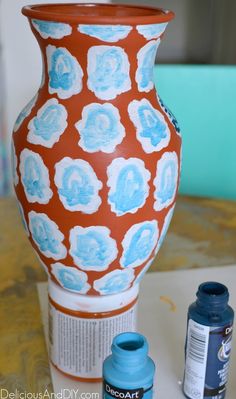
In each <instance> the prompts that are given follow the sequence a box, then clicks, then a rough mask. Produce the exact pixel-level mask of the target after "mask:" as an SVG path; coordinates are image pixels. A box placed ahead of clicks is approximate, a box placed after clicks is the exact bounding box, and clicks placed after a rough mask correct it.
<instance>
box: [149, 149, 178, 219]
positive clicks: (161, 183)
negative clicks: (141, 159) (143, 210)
mask: <svg viewBox="0 0 236 399" xmlns="http://www.w3.org/2000/svg"><path fill="white" fill-rule="evenodd" d="M177 183H178V158H177V155H176V153H175V152H166V153H165V154H163V155H162V157H161V159H160V160H159V161H158V162H157V174H156V177H155V179H154V185H155V187H156V190H155V193H154V197H155V200H156V201H155V203H154V209H155V210H156V211H160V210H161V209H163V208H166V207H167V206H169V205H170V204H171V203H172V202H173V201H174V198H175V194H176V190H177Z"/></svg>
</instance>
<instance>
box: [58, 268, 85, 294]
mask: <svg viewBox="0 0 236 399" xmlns="http://www.w3.org/2000/svg"><path fill="white" fill-rule="evenodd" d="M51 270H52V273H53V274H54V276H55V277H56V279H57V280H58V282H59V283H60V284H61V285H62V287H63V288H65V289H67V290H70V291H74V292H79V293H80V294H86V293H87V292H88V290H89V289H90V285H89V284H88V283H87V281H88V276H87V274H86V273H84V272H81V271H80V270H77V269H76V268H75V267H70V266H65V265H63V264H62V263H59V262H57V263H54V264H52V265H51Z"/></svg>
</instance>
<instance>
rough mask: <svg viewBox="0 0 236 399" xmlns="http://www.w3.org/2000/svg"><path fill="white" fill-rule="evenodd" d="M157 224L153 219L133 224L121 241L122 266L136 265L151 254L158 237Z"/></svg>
mask: <svg viewBox="0 0 236 399" xmlns="http://www.w3.org/2000/svg"><path fill="white" fill-rule="evenodd" d="M158 234H159V231H158V225H157V222H156V221H155V220H152V221H147V222H142V223H138V224H135V225H133V226H132V227H131V228H130V229H129V230H128V232H127V233H126V234H125V237H124V239H123V241H122V246H123V249H124V250H123V255H122V257H121V260H120V263H121V266H122V267H137V266H140V265H141V264H142V263H144V262H145V261H146V260H147V259H148V258H149V256H150V255H151V253H152V251H153V249H154V247H155V245H156V244H157V239H158Z"/></svg>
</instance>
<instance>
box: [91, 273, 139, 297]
mask: <svg viewBox="0 0 236 399" xmlns="http://www.w3.org/2000/svg"><path fill="white" fill-rule="evenodd" d="M133 280H134V271H133V270H132V269H126V270H120V269H116V270H113V271H112V272H110V273H107V274H106V275H105V276H103V277H102V278H100V279H99V280H95V281H94V284H93V287H94V289H95V290H96V291H98V292H99V293H100V294H101V295H111V294H118V293H120V292H122V291H125V290H127V289H128V288H129V287H130V286H131V283H132V281H133Z"/></svg>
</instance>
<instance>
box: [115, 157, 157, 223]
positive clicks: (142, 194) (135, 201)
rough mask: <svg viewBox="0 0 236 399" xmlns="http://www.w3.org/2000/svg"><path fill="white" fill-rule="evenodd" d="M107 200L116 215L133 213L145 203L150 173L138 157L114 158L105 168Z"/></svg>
mask: <svg viewBox="0 0 236 399" xmlns="http://www.w3.org/2000/svg"><path fill="white" fill-rule="evenodd" d="M107 175H108V182H107V185H108V187H110V190H109V194H108V202H109V204H110V205H111V210H112V212H114V213H116V215H117V216H122V215H125V214H126V213H135V212H137V210H138V209H139V208H142V206H143V205H144V204H145V201H146V199H147V197H148V194H149V185H148V181H149V180H150V177H151V174H150V172H149V171H148V170H147V169H146V168H145V165H144V162H143V161H142V160H141V159H138V158H129V159H124V158H116V159H114V160H113V161H112V163H111V164H110V166H109V167H108V169H107Z"/></svg>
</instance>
